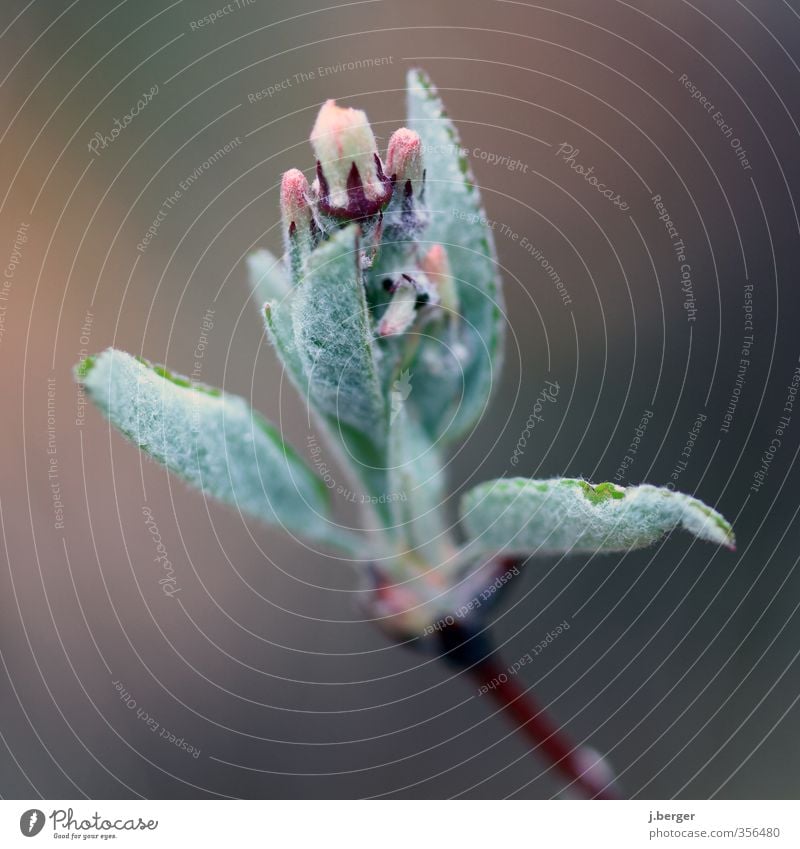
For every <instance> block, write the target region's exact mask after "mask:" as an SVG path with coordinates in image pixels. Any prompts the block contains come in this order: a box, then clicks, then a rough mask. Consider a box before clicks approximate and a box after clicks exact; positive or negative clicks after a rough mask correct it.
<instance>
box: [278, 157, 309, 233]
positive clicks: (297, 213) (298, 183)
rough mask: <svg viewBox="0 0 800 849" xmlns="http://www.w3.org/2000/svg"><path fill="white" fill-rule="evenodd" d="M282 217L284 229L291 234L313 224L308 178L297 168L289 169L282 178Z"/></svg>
mask: <svg viewBox="0 0 800 849" xmlns="http://www.w3.org/2000/svg"><path fill="white" fill-rule="evenodd" d="M281 217H282V218H283V228H284V231H285V232H286V233H287V234H289V235H293V234H294V232H295V231H296V230H297V229H298V228H301V229H308V228H309V227H310V225H311V206H310V204H309V186H308V180H306V177H305V174H303V172H302V171H299V170H298V169H297V168H291V169H289V170H288V171H287V172H286V173H285V174H284V175H283V179H282V180H281Z"/></svg>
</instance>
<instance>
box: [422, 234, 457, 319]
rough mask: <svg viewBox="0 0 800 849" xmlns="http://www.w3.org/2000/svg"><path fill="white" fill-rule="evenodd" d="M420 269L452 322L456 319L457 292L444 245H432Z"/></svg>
mask: <svg viewBox="0 0 800 849" xmlns="http://www.w3.org/2000/svg"><path fill="white" fill-rule="evenodd" d="M419 266H420V269H421V270H422V271H423V272H424V274H425V276H426V277H427V278H428V280H429V281H430V282H431V283H432V284H433V286H434V287H435V288H436V291H437V292H438V294H439V302H440V303H441V305H442V307H443V308H444V309H445V310H446V311H447V313H449V316H450V318H451V319H452V320H455V319H456V318H458V290H457V289H456V283H455V280H453V275H452V272H451V271H450V260H449V258H448V256H447V251H446V250H445V248H444V245H432V246H431V248H430V250H429V251H428V252H427V253H426V254H425V256H424V257H423V258H422V260H421V262H420V264H419Z"/></svg>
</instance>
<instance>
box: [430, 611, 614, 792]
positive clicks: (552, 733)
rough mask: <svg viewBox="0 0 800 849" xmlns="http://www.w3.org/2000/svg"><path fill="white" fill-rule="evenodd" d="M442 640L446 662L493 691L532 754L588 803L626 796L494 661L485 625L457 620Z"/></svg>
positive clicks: (606, 771) (607, 772)
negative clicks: (547, 764) (536, 754)
mask: <svg viewBox="0 0 800 849" xmlns="http://www.w3.org/2000/svg"><path fill="white" fill-rule="evenodd" d="M440 642H441V644H442V647H443V648H444V649H445V652H446V654H445V659H446V660H447V661H448V662H450V663H452V664H454V665H456V666H458V667H459V668H461V669H464V670H465V671H467V672H469V674H470V676H471V677H472V678H473V680H474V681H475V682H476V684H478V686H479V687H481V688H482V687H485V686H486V685H488V689H487V690H486V691H485V692H486V694H489V693H491V695H492V697H493V698H494V701H495V703H496V704H498V705H499V706H500V708H501V709H502V711H503V712H504V714H505V716H506V717H507V718H508V719H509V720H510V721H511V722H513V723H514V724H515V725H516V727H517V728H518V729H519V731H520V732H521V733H522V734H523V735H524V736H525V738H526V739H527V740H528V741H529V742H530V743H532V744H533V750H534V751H535V750H538V751H539V752H540V753H541V755H542V756H543V757H544V758H545V759H546V760H547V761H549V762H550V763H551V764H552V765H553V766H554V767H555V768H556V769H557V770H558V771H559V773H561V775H562V776H563V777H564V778H565V779H566V780H567V781H568V782H569V786H570V787H571V788H575V789H576V790H579V791H580V792H581V794H582V795H584V796H585V797H586V798H589V799H620V798H622V797H621V796H620V794H619V792H618V791H617V789H616V787H615V785H614V776H613V773H612V772H611V770H610V768H609V766H608V765H607V763H606V762H605V761H604V760H602V758H601V757H600V756H599V755H598V754H597V753H596V752H594V750H592V749H589V748H587V747H581V746H576V745H575V744H574V743H573V741H572V740H571V738H570V737H569V735H567V734H566V733H565V732H564V731H563V730H562V728H561V727H560V726H559V725H557V724H556V722H555V721H554V720H553V719H552V718H551V717H550V716H549V715H548V714H547V712H546V711H545V710H544V708H542V707H541V706H540V705H539V704H538V702H537V700H536V699H535V697H534V696H532V695H531V694H530V693H528V692H525V691H524V690H523V689H522V688H521V687H520V686H519V685H518V684H517V683H516V681H515V680H514V677H513V676H512V675H510V674H508V672H507V670H506V668H505V667H503V666H501V665H500V664H498V663H497V662H496V661H495V657H496V651H495V650H494V648H493V646H492V645H491V642H490V640H489V638H488V636H487V630H486V627H485V623H482V622H481V623H479V622H468V621H465V620H461V621H459V622H456V623H455V624H454V625H451V626H449V627H447V628H446V629H444V630H443V631H442V632H441V634H440Z"/></svg>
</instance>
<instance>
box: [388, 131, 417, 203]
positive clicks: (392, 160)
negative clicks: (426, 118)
mask: <svg viewBox="0 0 800 849" xmlns="http://www.w3.org/2000/svg"><path fill="white" fill-rule="evenodd" d="M386 173H387V175H388V176H389V177H391V179H392V181H393V182H394V184H395V191H398V192H401V193H402V195H403V196H404V197H407V196H409V195H413V196H414V197H415V198H421V196H422V189H423V187H424V177H425V172H424V169H423V165H422V139H421V138H420V137H419V134H418V133H415V132H414V131H413V130H408V129H406V128H405V127H401V128H400V129H399V130H396V131H395V132H394V133H393V134H392V137H391V138H390V139H389V147H388V148H387V150H386Z"/></svg>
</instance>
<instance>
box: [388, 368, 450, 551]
mask: <svg viewBox="0 0 800 849" xmlns="http://www.w3.org/2000/svg"><path fill="white" fill-rule="evenodd" d="M404 376H405V375H404ZM402 378H403V376H401V379H400V380H398V381H396V383H395V385H394V387H393V389H392V393H393V403H392V407H393V419H394V421H393V422H392V429H391V432H390V434H389V489H390V492H389V497H390V498H391V505H392V515H393V519H394V521H395V523H396V525H397V530H398V531H399V532H400V534H401V535H402V538H403V539H405V541H406V544H407V545H408V546H409V548H410V549H411V550H413V552H414V554H415V555H416V556H417V557H425V559H426V560H427V562H429V563H431V564H434V565H435V564H439V563H441V562H443V560H444V559H446V557H447V556H448V554H449V553H450V550H449V549H450V545H449V543H450V539H449V535H448V533H447V528H446V527H445V525H444V511H443V509H442V505H443V502H444V500H445V479H444V470H443V468H442V462H441V457H440V456H439V451H438V448H437V447H436V445H434V444H433V443H432V442H431V441H430V439H429V438H428V436H427V434H426V433H425V431H424V430H423V429H422V427H421V426H420V424H419V423H418V422H417V421H416V418H415V417H414V415H413V414H412V412H413V411H411V410H409V409H408V407H407V405H406V404H405V403H404V402H405V398H403V395H404V394H405V390H404V389H403V383H404V381H403V379H402ZM406 380H409V378H407V377H406ZM406 397H408V396H407V395H406Z"/></svg>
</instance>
